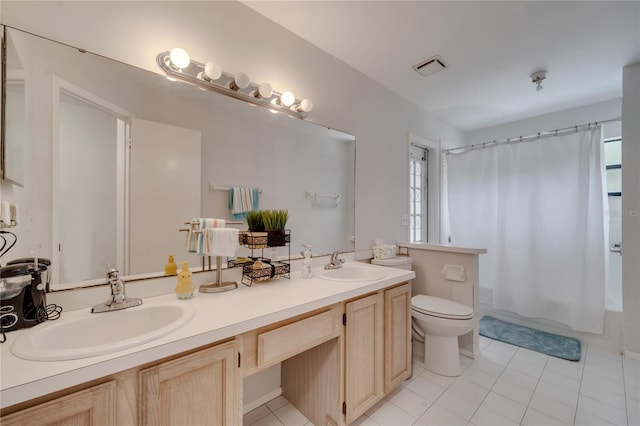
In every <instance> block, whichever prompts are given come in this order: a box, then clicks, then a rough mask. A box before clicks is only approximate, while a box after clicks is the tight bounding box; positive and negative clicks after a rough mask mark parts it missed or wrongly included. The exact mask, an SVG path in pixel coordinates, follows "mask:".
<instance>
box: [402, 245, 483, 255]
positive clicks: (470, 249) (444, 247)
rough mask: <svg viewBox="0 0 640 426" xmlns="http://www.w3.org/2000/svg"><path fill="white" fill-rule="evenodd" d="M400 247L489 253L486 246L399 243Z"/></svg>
mask: <svg viewBox="0 0 640 426" xmlns="http://www.w3.org/2000/svg"><path fill="white" fill-rule="evenodd" d="M398 247H408V248H411V249H416V250H429V251H445V252H449V253H461V254H485V253H487V249H485V248H474V247H461V246H454V245H451V244H430V243H398Z"/></svg>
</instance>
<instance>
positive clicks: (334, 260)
mask: <svg viewBox="0 0 640 426" xmlns="http://www.w3.org/2000/svg"><path fill="white" fill-rule="evenodd" d="M338 256H340V252H339V251H334V252H333V253H331V260H329V263H327V264H326V265H324V269H338V268H342V264H343V263H344V259H339V258H338Z"/></svg>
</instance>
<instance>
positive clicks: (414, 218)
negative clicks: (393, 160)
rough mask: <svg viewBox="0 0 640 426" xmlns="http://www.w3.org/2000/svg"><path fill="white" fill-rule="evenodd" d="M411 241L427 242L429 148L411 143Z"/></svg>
mask: <svg viewBox="0 0 640 426" xmlns="http://www.w3.org/2000/svg"><path fill="white" fill-rule="evenodd" d="M409 173H410V177H409V241H410V242H412V243H422V242H427V187H428V185H427V150H426V149H425V148H422V147H419V146H415V145H411V151H410V165H409Z"/></svg>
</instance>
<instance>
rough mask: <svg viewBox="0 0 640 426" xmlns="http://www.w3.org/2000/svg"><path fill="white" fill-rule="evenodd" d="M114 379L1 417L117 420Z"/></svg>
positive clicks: (81, 423)
mask: <svg viewBox="0 0 640 426" xmlns="http://www.w3.org/2000/svg"><path fill="white" fill-rule="evenodd" d="M115 395H116V382H115V381H114V380H112V381H109V382H107V383H103V384H101V385H98V386H93V387H90V388H88V389H85V390H82V391H78V392H74V393H71V394H69V395H66V396H63V397H60V398H57V399H54V400H52V401H49V402H45V403H42V404H39V405H35V406H33V407H30V408H27V409H25V410H22V411H18V412H16V413H14V414H10V415H8V416H4V417H2V420H1V421H0V423H2V425H3V426H18V425H20V426H23V425H51V426H54V425H55V426H85V425H86V426H98V425H113V424H115V423H116V421H115V420H116V404H115Z"/></svg>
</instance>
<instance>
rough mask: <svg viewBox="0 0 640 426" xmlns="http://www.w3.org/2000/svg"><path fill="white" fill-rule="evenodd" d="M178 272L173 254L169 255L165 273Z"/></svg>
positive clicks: (173, 273)
mask: <svg viewBox="0 0 640 426" xmlns="http://www.w3.org/2000/svg"><path fill="white" fill-rule="evenodd" d="M177 273H178V265H176V263H175V262H174V261H173V256H172V255H169V259H168V260H167V264H166V265H164V274H165V275H175V274H177Z"/></svg>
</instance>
